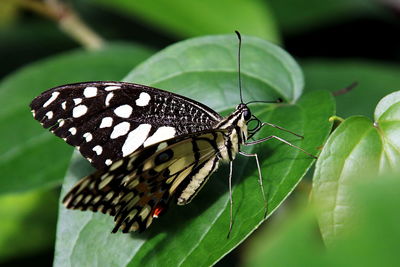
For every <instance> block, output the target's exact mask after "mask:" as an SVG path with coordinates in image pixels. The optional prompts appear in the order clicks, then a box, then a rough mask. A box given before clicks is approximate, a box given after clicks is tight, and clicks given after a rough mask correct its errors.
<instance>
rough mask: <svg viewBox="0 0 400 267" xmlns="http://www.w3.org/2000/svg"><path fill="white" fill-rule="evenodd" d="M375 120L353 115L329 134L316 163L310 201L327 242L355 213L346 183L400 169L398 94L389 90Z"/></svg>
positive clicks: (344, 227)
mask: <svg viewBox="0 0 400 267" xmlns="http://www.w3.org/2000/svg"><path fill="white" fill-rule="evenodd" d="M375 114H376V117H375V122H372V121H371V120H369V119H368V118H366V117H361V116H355V117H350V118H349V119H347V120H345V121H344V122H343V123H342V124H340V125H339V127H338V128H337V129H336V130H335V131H334V133H333V134H332V135H331V136H330V137H329V139H328V141H327V143H326V145H325V146H324V149H323V151H322V153H321V155H320V157H319V160H318V162H317V165H316V169H315V174H314V180H313V200H314V201H315V202H316V203H318V214H317V215H318V220H319V224H320V227H321V232H322V235H323V237H324V240H325V242H326V243H327V244H331V243H332V242H333V240H334V239H335V238H336V237H337V236H338V235H340V234H341V233H342V232H343V231H344V229H346V227H348V225H347V224H348V221H349V219H350V218H351V216H352V213H353V212H354V208H353V204H352V197H351V194H350V193H349V183H350V181H351V180H352V179H365V177H368V176H377V175H378V174H381V173H385V172H388V171H393V170H400V142H399V136H400V97H399V92H395V93H392V94H390V95H388V96H386V97H385V98H383V99H382V101H381V102H380V103H379V104H378V106H377V108H376V112H375Z"/></svg>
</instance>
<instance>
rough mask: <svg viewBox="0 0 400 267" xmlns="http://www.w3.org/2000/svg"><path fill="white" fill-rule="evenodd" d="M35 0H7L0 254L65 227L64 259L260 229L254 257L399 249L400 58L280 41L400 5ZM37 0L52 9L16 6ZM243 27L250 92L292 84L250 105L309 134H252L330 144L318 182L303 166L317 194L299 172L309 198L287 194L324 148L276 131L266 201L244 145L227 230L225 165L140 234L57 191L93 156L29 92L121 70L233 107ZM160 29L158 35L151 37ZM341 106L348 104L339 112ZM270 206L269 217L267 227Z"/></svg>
mask: <svg viewBox="0 0 400 267" xmlns="http://www.w3.org/2000/svg"><path fill="white" fill-rule="evenodd" d="M30 2H31V1H24V0H21V1H15V0H6V1H3V2H2V3H1V4H0V14H2V15H1V19H0V39H1V42H0V57H1V58H2V59H3V63H2V66H0V73H1V74H2V75H3V76H4V77H2V78H1V80H0V106H1V109H0V132H1V137H2V138H1V139H0V173H1V176H0V203H1V205H0V206H1V208H0V216H1V217H2V222H1V225H2V227H1V231H0V251H1V253H0V262H2V263H3V262H5V263H7V262H11V263H13V260H15V259H17V258H20V259H21V258H22V259H23V258H27V257H29V256H30V255H31V256H32V255H33V256H34V255H38V254H40V253H43V251H46V250H49V249H50V250H53V249H54V243H55V255H54V265H55V266H91V265H99V266H110V265H111V266H127V265H129V266H138V265H144V264H146V265H152V266H158V265H162V266H181V265H184V266H192V265H196V266H210V265H212V264H215V263H217V262H218V261H220V260H221V259H223V257H224V256H225V255H228V257H229V255H233V254H234V253H232V250H234V249H235V248H236V247H238V246H239V245H240V244H242V243H243V242H244V241H246V239H247V238H248V237H249V236H250V235H252V236H255V237H256V238H255V239H254V240H253V241H248V240H247V241H246V242H244V243H245V245H244V246H242V248H244V250H245V251H246V253H243V254H241V256H242V257H243V259H244V265H247V266H265V264H266V263H269V264H271V265H273V266H288V265H289V266H290V265H300V266H303V265H310V264H312V265H318V266H321V265H330V266H336V265H344V264H347V265H356V264H360V265H361V264H363V265H366V266H376V265H378V263H379V264H380V263H381V261H380V260H381V259H385V260H386V262H385V264H386V265H390V264H393V265H394V264H395V263H396V251H394V249H395V248H396V243H395V242H397V240H396V237H397V236H398V234H399V233H398V227H396V224H395V222H397V221H398V215H397V213H395V212H393V210H394V209H395V208H396V206H397V205H398V204H399V203H398V202H399V198H398V196H399V195H400V194H399V192H398V188H400V187H399V183H398V176H399V172H400V170H399V167H398V166H400V164H399V163H400V138H399V136H400V133H399V129H400V125H399V124H400V96H399V95H400V91H398V90H399V84H400V80H399V79H400V78H399V76H398V75H397V74H398V73H399V65H398V64H397V63H387V62H383V61H381V62H379V61H370V60H368V59H362V60H360V59H354V58H350V59H340V58H339V59H334V60H333V59H331V58H323V59H322V58H312V57H311V58H310V57H309V58H306V59H304V58H302V59H299V61H298V62H299V63H296V61H295V60H294V59H293V58H292V56H290V55H289V54H288V53H287V52H286V51H284V50H283V49H281V48H279V47H278V46H277V45H274V44H273V43H275V44H277V43H280V44H282V43H283V41H282V40H285V39H286V38H287V36H290V34H294V33H296V34H301V33H307V32H310V31H312V30H313V29H315V28H318V27H324V26H325V25H334V24H335V23H336V24H339V23H342V22H343V20H344V21H347V20H351V19H354V17H357V16H362V15H365V16H369V17H370V18H377V17H385V18H389V19H390V18H391V17H390V15H388V14H387V13H385V11H384V9H383V8H382V6H381V5H380V4H378V3H377V1H372V0H370V1H360V0H346V1H345V0H340V1H331V0H329V1H323V2H322V1H312V2H310V1H304V0H284V1H276V0H269V1H261V0H255V1H244V0H235V1H227V0H223V1H209V0H206V1H192V2H191V1H189V2H188V1H182V0H173V1H163V0H156V1H129V0H117V1H105V0H91V1H77V0H72V1H71V8H70V9H68V8H66V9H65V10H67V12H68V11H71V10H72V12H75V13H74V14H75V15H78V16H79V15H80V16H81V18H82V19H83V21H84V22H86V23H88V25H85V24H80V22H79V21H73V22H75V23H77V24H68V22H65V21H62V18H64V17H61V16H54V15H57V13H56V14H54V13H52V12H55V10H53V9H51V8H49V7H48V6H46V5H45V4H43V5H40V4H39V5H37V6H35V7H33V6H32V5H30V4H31V3H30ZM35 2H36V3H42V2H43V3H45V2H46V1H41V0H40V1H35ZM53 2H54V3H58V2H59V1H53ZM305 7H307V8H305ZM30 8H32V10H35V12H38V14H42V15H43V14H44V15H45V16H47V17H50V18H51V19H55V22H56V23H53V22H46V21H44V20H40V19H37V18H36V17H34V16H33V17H34V18H32V16H30V15H28V16H26V14H25V11H24V12H21V11H22V10H26V9H30ZM65 14H67V15H68V13H65ZM65 14H63V15H65ZM58 15H59V14H58ZM65 17H68V16H65ZM389 19H388V20H389ZM56 24H58V25H56ZM68 25H69V26H68ZM71 25H73V26H71ZM82 25H83V26H85V27H86V26H92V27H93V29H94V32H96V34H99V35H100V36H102V37H105V40H107V41H104V40H103V39H102V38H99V39H98V41H99V43H98V45H99V46H98V47H99V49H97V50H93V51H90V50H87V49H85V48H93V47H96V46H91V45H88V44H87V42H89V43H90V42H94V40H95V39H96V38H95V37H93V38H89V36H92V35H90V28H88V29H89V31H87V32H86V33H87V34H84V35H83V36H80V37H79V34H77V33H78V32H79V31H80V30H82ZM57 26H60V27H59V28H58V27H57ZM60 29H62V31H64V33H62V31H60ZM233 30H240V31H241V32H242V34H243V47H242V57H241V60H242V61H241V75H242V76H241V77H242V80H243V95H244V99H245V101H250V100H274V99H277V98H282V99H283V100H284V102H283V103H280V104H254V105H251V108H252V111H253V113H254V114H256V115H257V116H258V117H259V118H260V119H261V120H262V121H268V122H270V123H274V124H277V125H280V126H282V127H284V128H286V129H289V130H291V131H294V132H296V133H298V134H301V135H303V136H304V139H299V138H297V137H295V136H293V135H291V134H289V133H287V132H282V131H280V130H279V129H275V128H271V127H264V129H263V130H262V131H261V132H260V133H259V134H258V135H257V136H256V138H257V137H258V138H261V137H265V136H268V135H277V136H280V137H282V138H285V139H286V140H288V141H290V142H291V143H293V144H294V145H296V146H299V147H301V148H303V149H305V150H306V151H308V152H310V153H312V154H315V155H319V158H318V160H317V161H316V165H315V170H314V173H313V177H312V182H310V181H309V180H305V184H306V185H307V184H309V185H310V187H311V188H312V193H311V197H310V198H308V193H309V190H304V188H305V187H307V186H301V187H300V190H298V191H297V194H295V195H296V196H298V195H300V198H302V199H303V201H302V202H301V203H300V204H298V205H293V203H292V202H295V201H293V200H291V199H290V198H289V199H287V198H288V197H289V196H290V194H291V193H292V192H293V191H294V190H295V188H296V187H297V186H298V184H299V183H300V181H301V180H302V178H303V176H305V174H306V173H307V172H309V173H310V174H311V172H312V171H313V169H312V167H313V163H314V162H315V160H313V159H312V158H310V157H309V156H307V155H306V154H304V153H302V152H301V151H299V150H297V149H295V148H292V147H289V146H286V145H285V144H282V143H280V142H278V141H277V140H272V141H268V142H265V143H262V144H259V145H256V146H253V147H250V148H245V150H246V152H251V153H258V155H259V158H260V162H261V165H262V166H261V167H262V174H263V181H264V188H265V191H266V198H267V200H268V214H267V217H266V218H264V206H263V198H262V196H261V190H260V186H259V184H258V181H257V179H258V173H257V168H256V165H255V162H254V161H253V159H252V158H243V157H240V156H238V158H237V159H236V160H235V163H234V170H235V171H234V177H233V180H234V181H233V200H234V210H233V221H234V225H233V230H232V233H231V235H230V238H229V239H228V238H227V237H226V236H227V233H228V227H229V219H230V217H229V192H228V181H227V177H228V168H227V166H222V167H221V168H220V170H219V171H218V172H217V173H216V174H214V175H213V177H212V178H211V179H210V181H209V182H208V183H207V185H206V186H205V187H204V189H203V190H202V191H201V192H200V193H199V195H198V196H197V197H196V198H195V199H194V201H193V202H192V203H190V205H188V206H183V207H178V206H176V205H174V203H172V205H171V206H170V209H169V211H168V212H167V213H166V214H165V215H164V216H162V218H160V219H159V220H157V221H156V222H155V223H153V225H152V227H151V228H150V229H149V230H148V231H146V232H145V233H143V234H129V235H123V234H111V233H110V231H111V229H112V227H113V220H112V218H111V217H109V216H107V215H103V214H94V213H91V212H79V211H70V210H66V209H65V208H64V207H63V206H62V205H61V204H59V203H58V202H57V199H58V198H59V197H62V196H64V195H65V193H66V191H67V190H68V189H69V188H71V187H72V186H73V184H74V183H75V182H76V181H77V180H79V179H80V178H82V177H83V176H85V175H87V174H89V173H90V172H92V171H93V169H92V168H91V167H90V166H89V164H88V163H87V162H86V161H85V160H84V159H83V158H82V157H81V156H80V155H79V154H78V153H74V155H73V157H72V160H70V159H71V155H72V154H73V153H72V152H73V149H72V148H71V147H69V146H68V145H66V144H65V143H64V142H63V141H62V140H59V139H58V138H56V137H54V136H53V135H52V134H51V133H49V132H47V131H45V130H43V129H42V127H41V126H40V125H39V124H38V123H37V122H35V121H34V120H33V119H32V116H31V114H30V112H29V108H28V105H29V102H30V101H31V100H32V99H33V98H34V97H35V96H36V95H38V94H40V93H41V92H42V91H44V90H46V89H48V88H51V87H54V86H58V85H62V84H66V83H73V82H81V81H90V80H124V81H128V82H135V83H141V84H146V85H149V86H154V87H157V88H162V89H165V90H170V91H173V92H176V93H178V94H181V95H184V96H187V97H190V98H192V99H195V100H197V101H199V102H202V103H204V104H206V105H208V106H210V107H211V108H213V109H215V110H216V111H218V112H220V113H221V114H223V115H226V114H228V113H229V112H231V111H232V110H233V109H234V107H235V106H236V105H237V104H238V102H239V94H238V85H237V74H238V72H237V52H238V51H237V47H238V45H237V39H236V36H235V35H234V34H233ZM153 31H154V32H153ZM287 33H289V35H286V34H287ZM215 34H218V35H215ZM149 35H151V36H150V37H149ZM153 35H157V38H156V41H148V40H149V39H153ZM199 36H200V37H199ZM71 37H72V38H71ZM192 37H196V38H192ZM146 38H147V40H146ZM179 38H182V39H183V38H184V39H186V40H184V41H180V39H179ZM116 39H124V42H120V41H116ZM132 39H134V41H132ZM266 40H268V41H266ZM103 41H104V42H103ZM136 43H145V44H146V45H144V46H142V45H137V44H136ZM169 43H174V44H173V45H170V46H168V47H167V48H165V49H163V50H160V51H158V52H156V50H159V48H161V47H164V46H166V45H167V44H169ZM78 44H80V45H81V46H83V47H77V45H78ZM154 47H155V48H154ZM72 48H74V49H72ZM71 49H72V50H71ZM382 51H383V50H382ZM33 61H36V62H33ZM17 66H18V67H19V68H17ZM11 70H14V71H11ZM302 72H304V77H303V73H302ZM353 82H357V83H358V84H359V85H358V86H357V87H356V88H355V89H353V90H352V91H350V92H348V93H346V94H343V95H339V96H333V95H332V94H331V92H337V91H339V90H340V89H343V88H345V87H347V86H349V85H350V84H351V83H353ZM378 102H379V103H378ZM375 106H376V108H375V112H374V107H375ZM333 115H338V116H342V117H344V119H342V120H338V121H342V122H341V123H340V124H339V125H335V127H334V128H332V122H331V121H330V120H329V118H330V117H331V116H333ZM372 118H373V119H372ZM336 126H337V127H336ZM65 173H66V175H65ZM64 176H65V177H64ZM303 181H304V179H303ZM60 186H62V190H61V192H59V188H60ZM286 199H287V201H285V200H286ZM294 199H296V198H294ZM310 200H311V201H310ZM288 203H289V204H288ZM310 203H311V205H310ZM278 207H281V208H279V209H278ZM57 209H58V219H57V218H56V217H57ZM276 211H281V212H276ZM285 211H287V213H288V214H286V215H285ZM282 214H283V215H282ZM271 215H273V216H271ZM280 216H282V218H283V219H282V218H281V219H280ZM3 218H4V219H3ZM266 219H268V227H267V228H266V231H264V230H263V231H256V229H258V228H261V227H264V226H265V223H263V222H264V221H265V220H266ZM279 220H281V221H284V222H283V223H275V221H278V222H279ZM56 224H57V225H56ZM10 240H13V246H10ZM236 253H237V252H236ZM288 255H290V256H288ZM235 263H236V264H237V265H238V263H237V262H235ZM225 264H226V263H225ZM226 265H229V264H226Z"/></svg>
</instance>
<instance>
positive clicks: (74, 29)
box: [16, 0, 104, 50]
mask: <svg viewBox="0 0 400 267" xmlns="http://www.w3.org/2000/svg"><path fill="white" fill-rule="evenodd" d="M16 2H17V3H18V4H19V5H20V6H21V7H23V8H26V9H29V10H32V11H34V12H36V13H38V14H40V15H42V16H45V17H47V18H49V19H51V20H53V21H55V22H57V23H58V25H59V26H60V28H61V30H62V31H64V32H65V33H66V34H68V35H69V36H71V37H72V38H73V39H74V40H76V41H77V42H78V43H80V44H81V45H82V46H83V47H85V48H86V49H89V50H98V49H100V48H101V47H102V46H103V45H104V40H103V39H102V38H101V37H100V36H99V35H98V34H97V33H96V32H94V31H93V30H92V29H91V28H90V27H89V26H88V25H87V24H85V22H84V21H83V20H81V19H80V17H79V16H78V14H77V13H76V12H75V11H74V10H73V9H72V8H70V7H69V6H67V5H66V4H64V3H62V2H61V1H59V0H40V1H35V0H16Z"/></svg>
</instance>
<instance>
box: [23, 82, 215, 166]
mask: <svg viewBox="0 0 400 267" xmlns="http://www.w3.org/2000/svg"><path fill="white" fill-rule="evenodd" d="M30 107H31V109H32V113H33V114H34V117H35V119H36V120H38V121H39V122H40V123H41V124H42V125H43V127H44V128H50V130H51V131H52V132H53V133H54V134H55V135H57V136H59V137H61V138H63V139H64V140H65V141H66V142H67V143H68V144H70V145H73V146H75V147H77V148H78V149H79V151H80V152H81V154H82V155H83V156H84V157H86V158H87V159H88V160H89V161H90V162H91V163H92V165H93V166H94V167H96V168H97V169H104V168H106V167H107V166H110V165H111V164H112V163H113V162H116V161H118V160H119V159H121V158H123V157H125V156H127V155H129V154H131V153H133V152H134V151H136V150H139V149H142V148H143V147H146V146H149V145H151V144H154V143H157V142H160V141H163V140H166V139H168V138H172V137H175V136H179V135H184V134H190V133H195V132H200V131H203V130H206V129H211V128H212V126H213V125H215V124H216V123H217V122H218V121H219V120H220V119H221V116H220V115H219V114H218V113H216V112H215V111H213V110H212V109H210V108H208V107H207V106H205V105H202V104H201V103H198V102H196V101H193V100H191V99H189V98H186V97H183V96H179V95H176V94H173V93H170V92H167V91H163V90H160V89H156V88H152V87H147V86H144V85H139V84H133V83H123V82H85V83H76V84H69V85H64V86H60V87H55V88H52V89H50V90H48V91H46V92H44V93H42V94H41V95H40V96H38V97H36V98H35V99H34V100H33V101H32V103H31V105H30Z"/></svg>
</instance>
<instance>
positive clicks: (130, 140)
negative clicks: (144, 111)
mask: <svg viewBox="0 0 400 267" xmlns="http://www.w3.org/2000/svg"><path fill="white" fill-rule="evenodd" d="M150 129H151V125H150V124H140V125H139V126H138V127H137V128H136V129H135V130H133V131H131V132H130V133H129V134H128V137H127V138H126V140H125V143H124V145H123V146H122V156H123V157H125V156H127V155H129V154H131V153H132V152H133V151H135V150H136V149H137V148H138V147H140V146H141V145H142V144H143V142H144V140H146V138H147V135H148V134H149V132H150Z"/></svg>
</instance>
